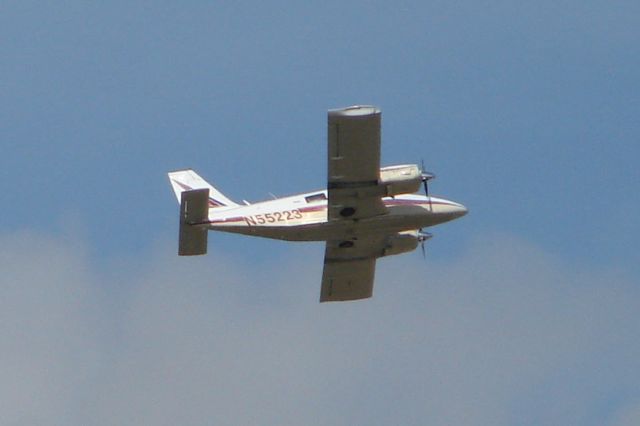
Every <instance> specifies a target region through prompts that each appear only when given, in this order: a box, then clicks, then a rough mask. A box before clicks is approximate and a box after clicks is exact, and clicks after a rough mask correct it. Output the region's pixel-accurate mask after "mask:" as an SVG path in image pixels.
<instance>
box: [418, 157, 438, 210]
mask: <svg viewBox="0 0 640 426" xmlns="http://www.w3.org/2000/svg"><path fill="white" fill-rule="evenodd" d="M420 166H421V169H420V180H422V184H423V185H424V195H425V196H426V197H427V198H428V199H429V209H430V210H433V206H432V205H431V197H429V181H430V180H431V179H435V177H436V175H434V174H433V173H431V172H428V171H426V170H425V169H424V159H421V160H420Z"/></svg>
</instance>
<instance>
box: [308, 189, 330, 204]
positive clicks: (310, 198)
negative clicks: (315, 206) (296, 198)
mask: <svg viewBox="0 0 640 426" xmlns="http://www.w3.org/2000/svg"><path fill="white" fill-rule="evenodd" d="M304 199H305V200H307V203H315V202H317V201H324V200H326V199H327V196H326V195H324V192H321V193H319V194H313V195H309V196H308V197H304Z"/></svg>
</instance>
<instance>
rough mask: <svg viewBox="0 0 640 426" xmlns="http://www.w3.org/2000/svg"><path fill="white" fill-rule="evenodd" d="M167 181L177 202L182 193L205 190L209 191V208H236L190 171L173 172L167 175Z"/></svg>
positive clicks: (234, 204) (221, 194)
mask: <svg viewBox="0 0 640 426" xmlns="http://www.w3.org/2000/svg"><path fill="white" fill-rule="evenodd" d="M169 181H170V182H171V187H172V188H173V192H174V193H175V194H176V198H177V199H178V201H180V200H181V198H180V194H182V193H183V192H184V191H191V190H193V189H205V188H206V189H208V190H209V199H208V205H209V208H212V209H213V208H217V207H237V206H238V204H236V203H234V202H233V201H231V200H230V199H228V198H227V197H225V195H224V194H223V193H222V192H220V191H218V190H217V189H216V188H214V187H213V186H212V185H211V184H210V183H209V182H207V181H206V180H204V179H203V178H202V177H201V176H200V175H198V174H197V173H196V172H194V171H193V170H191V169H187V170H177V171H175V172H171V173H169Z"/></svg>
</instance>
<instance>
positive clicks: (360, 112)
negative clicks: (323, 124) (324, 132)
mask: <svg viewBox="0 0 640 426" xmlns="http://www.w3.org/2000/svg"><path fill="white" fill-rule="evenodd" d="M328 144H329V146H328V184H327V188H328V192H329V197H328V198H329V200H328V212H327V219H328V220H329V221H332V220H344V219H362V218H367V217H372V216H378V215H381V214H385V213H387V209H386V207H385V206H384V203H383V202H382V199H381V198H380V195H374V192H375V188H376V187H377V185H378V181H379V179H380V110H379V109H378V108H375V107H372V106H354V107H348V108H344V109H335V110H329V115H328Z"/></svg>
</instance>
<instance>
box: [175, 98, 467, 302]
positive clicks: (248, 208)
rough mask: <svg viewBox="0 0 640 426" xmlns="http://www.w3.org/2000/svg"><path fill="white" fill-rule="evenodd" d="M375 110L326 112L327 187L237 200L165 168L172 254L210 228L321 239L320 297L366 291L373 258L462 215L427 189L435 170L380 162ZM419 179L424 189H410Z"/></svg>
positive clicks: (187, 248) (197, 245)
mask: <svg viewBox="0 0 640 426" xmlns="http://www.w3.org/2000/svg"><path fill="white" fill-rule="evenodd" d="M380 119H381V113H380V110H379V109H378V108H376V107H373V106H352V107H348V108H341V109H334V110H329V113H328V137H327V139H328V179H327V189H325V190H319V191H312V192H308V193H305V194H299V195H293V196H289V197H284V198H277V199H273V200H268V201H263V202H259V203H254V204H250V203H248V202H246V201H245V202H244V203H243V204H238V203H235V202H233V201H232V200H230V199H229V198H227V197H226V196H225V195H223V194H222V193H221V192H220V191H218V190H217V189H216V188H214V187H213V186H212V185H210V184H209V183H207V182H206V181H205V180H204V179H203V178H201V177H200V176H199V175H198V174H196V172H194V171H193V170H190V169H188V170H178V171H174V172H171V173H169V180H170V182H171V186H172V187H173V191H174V192H175V194H176V197H177V198H178V201H179V203H180V225H179V229H180V232H179V244H178V247H179V248H178V254H179V255H181V256H193V255H202V254H205V253H206V252H207V235H208V231H209V230H213V231H223V232H233V233H237V234H244V235H251V236H256V237H266V238H275V239H279V240H288V241H325V242H326V247H325V255H324V270H323V273H322V285H321V291H320V301H321V302H331V301H346V300H356V299H365V298H368V297H371V295H372V292H373V281H374V275H375V265H376V259H378V258H380V257H384V256H390V255H394V254H401V253H405V252H410V251H413V250H415V249H416V248H417V247H418V245H421V247H422V250H423V253H424V241H425V240H427V239H429V238H431V234H429V233H426V232H423V228H427V227H430V226H433V225H438V224H440V223H444V222H448V221H450V220H453V219H456V218H459V217H461V216H464V215H465V214H466V213H467V209H466V208H465V206H463V205H462V204H459V203H456V202H453V201H450V200H446V199H444V198H440V197H433V196H430V195H429V189H428V182H429V180H431V179H432V178H434V175H433V174H431V173H429V172H426V171H424V167H418V166H417V165H399V166H390V167H382V168H380ZM422 186H424V192H425V195H419V194H415V193H416V192H418V191H420V188H421V187H422Z"/></svg>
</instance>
